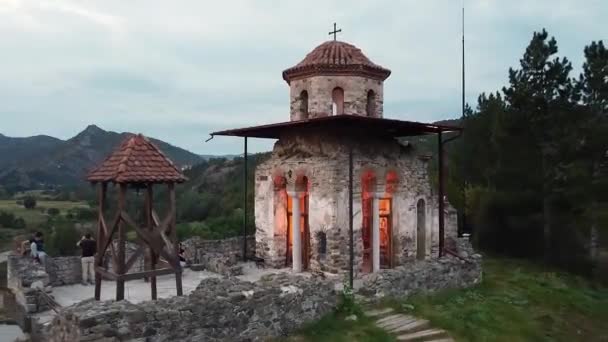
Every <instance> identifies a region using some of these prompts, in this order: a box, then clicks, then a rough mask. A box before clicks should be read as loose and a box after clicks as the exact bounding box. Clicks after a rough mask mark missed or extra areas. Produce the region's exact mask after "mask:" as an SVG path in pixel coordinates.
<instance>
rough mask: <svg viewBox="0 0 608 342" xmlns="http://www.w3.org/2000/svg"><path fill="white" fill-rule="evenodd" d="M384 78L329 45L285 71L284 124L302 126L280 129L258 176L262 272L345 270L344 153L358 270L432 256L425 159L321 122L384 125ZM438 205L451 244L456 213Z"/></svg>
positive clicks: (433, 227) (433, 210) (432, 204)
mask: <svg viewBox="0 0 608 342" xmlns="http://www.w3.org/2000/svg"><path fill="white" fill-rule="evenodd" d="M390 74H391V71H390V70H388V69H386V68H383V67H381V66H379V65H377V64H374V63H373V62H371V60H369V58H367V57H366V56H365V55H364V54H363V53H362V52H361V50H360V49H358V48H357V47H355V46H353V45H351V44H348V43H345V42H341V41H336V40H334V41H328V42H325V43H323V44H321V45H319V46H318V47H316V48H315V49H314V50H312V52H310V53H309V54H308V55H307V56H306V57H305V58H304V60H302V61H301V62H300V63H298V64H297V65H296V66H294V67H292V68H289V69H287V70H285V71H284V72H283V78H284V80H285V81H286V82H287V84H288V85H289V89H290V123H291V124H293V125H300V126H302V127H304V126H305V128H302V129H285V130H284V131H282V132H281V134H280V135H279V136H278V141H277V142H276V144H275V146H274V148H273V151H272V155H271V157H270V158H269V159H268V160H266V161H265V162H263V163H262V164H260V165H258V167H257V168H256V170H255V200H254V202H255V208H254V212H255V225H256V233H255V238H256V254H257V256H258V257H259V258H263V259H264V262H265V263H266V264H267V265H268V266H270V267H277V268H280V267H291V268H292V269H293V270H294V271H296V272H300V271H304V270H310V271H325V272H330V273H340V272H343V271H346V270H348V269H349V262H350V247H349V241H350V231H349V224H350V222H349V220H350V218H349V153H352V158H353V159H352V160H353V175H354V176H353V217H352V219H353V247H354V248H353V249H354V268H355V272H358V273H367V272H376V271H378V270H380V269H383V268H393V267H396V266H398V265H400V264H403V263H404V262H406V261H408V260H415V259H426V258H434V257H437V256H438V245H439V224H438V217H439V215H438V196H437V194H436V192H435V191H434V190H433V189H432V186H431V182H430V179H429V175H428V172H427V169H428V165H427V164H428V161H429V157H428V156H426V155H423V154H422V153H420V152H419V151H418V150H417V148H416V145H415V144H412V142H411V141H410V142H404V141H403V139H401V141H399V140H397V139H396V138H395V137H391V136H387V135H382V134H373V133H372V131H371V130H370V132H369V134H368V133H367V132H366V130H365V129H361V128H362V127H363V128H364V125H361V124H359V125H358V129H354V128H353V129H352V130H351V128H350V126H349V125H347V124H341V125H340V126H336V125H331V127H330V125H325V124H324V122H326V120H325V119H330V117H335V116H347V115H350V116H358V117H366V118H375V119H382V118H383V117H384V114H383V113H384V111H383V102H384V91H383V88H384V81H385V80H386V79H387V78H388V77H389V76H390ZM376 121H381V120H376ZM327 122H328V121H327ZM373 122H375V121H373ZM303 123H305V125H304V124H303ZM417 124H418V123H417ZM419 125H420V124H419ZM287 126H288V125H286V127H287ZM298 127H299V126H298ZM389 131H390V130H389ZM445 208H446V209H445V213H446V215H445V216H444V217H445V238H450V237H453V238H455V237H456V234H457V228H456V226H457V222H456V221H457V220H456V213H455V211H454V210H453V209H452V208H451V207H450V206H449V205H448V204H447V203H446V204H445Z"/></svg>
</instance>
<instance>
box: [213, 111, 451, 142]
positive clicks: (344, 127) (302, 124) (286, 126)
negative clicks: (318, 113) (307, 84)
mask: <svg viewBox="0 0 608 342" xmlns="http://www.w3.org/2000/svg"><path fill="white" fill-rule="evenodd" d="M310 130H312V131H315V130H319V131H335V132H341V133H348V134H364V135H366V136H369V135H374V136H385V137H393V138H398V137H406V136H415V135H424V134H434V133H439V132H453V131H461V130H462V128H460V127H456V126H444V125H434V124H427V123H421V122H414V121H403V120H394V119H383V118H371V117H366V116H360V115H351V114H342V115H330V116H323V117H319V118H314V119H305V120H298V121H288V122H280V123H274V124H269V125H261V126H253V127H245V128H236V129H229V130H225V131H218V132H213V133H211V136H216V135H222V136H233V137H250V138H262V139H279V138H280V137H281V136H282V135H284V134H287V133H292V132H300V131H310Z"/></svg>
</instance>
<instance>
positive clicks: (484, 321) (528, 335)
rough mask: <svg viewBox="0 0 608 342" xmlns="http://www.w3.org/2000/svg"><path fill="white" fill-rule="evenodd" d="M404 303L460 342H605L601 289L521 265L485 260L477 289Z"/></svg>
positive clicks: (607, 297)
mask: <svg viewBox="0 0 608 342" xmlns="http://www.w3.org/2000/svg"><path fill="white" fill-rule="evenodd" d="M407 303H409V304H412V305H413V306H414V312H415V314H416V315H417V316H420V317H425V318H427V319H430V320H431V322H432V323H433V324H434V325H436V326H438V327H441V328H444V329H446V330H448V331H449V332H450V333H451V334H452V336H454V337H455V338H457V340H462V341H608V328H607V326H606V324H607V323H608V289H607V288H605V287H599V286H597V285H595V284H591V283H589V282H588V281H586V280H584V279H581V278H579V277H576V276H573V275H570V274H566V273H560V272H553V271H550V272H547V271H545V270H543V269H542V268H541V267H540V266H537V265H533V264H530V263H528V262H524V261H517V260H508V259H488V260H486V261H485V262H484V280H483V283H482V284H481V285H479V286H476V287H474V288H471V289H467V290H452V291H445V292H442V293H438V294H435V295H432V296H422V295H420V296H415V297H413V298H410V299H409V300H408V301H407ZM406 307H407V306H406ZM401 308H403V306H402V307H401Z"/></svg>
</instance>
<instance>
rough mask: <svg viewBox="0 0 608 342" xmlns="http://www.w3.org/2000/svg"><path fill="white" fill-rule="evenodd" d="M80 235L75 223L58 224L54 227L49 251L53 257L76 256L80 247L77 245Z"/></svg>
mask: <svg viewBox="0 0 608 342" xmlns="http://www.w3.org/2000/svg"><path fill="white" fill-rule="evenodd" d="M79 239H80V234H79V232H78V230H76V227H74V224H73V223H70V222H58V223H56V224H55V226H54V227H53V233H52V234H51V236H50V239H49V242H48V250H49V253H51V254H52V255H60V256H63V255H75V254H76V252H77V249H78V247H77V246H76V243H77V242H78V240H79Z"/></svg>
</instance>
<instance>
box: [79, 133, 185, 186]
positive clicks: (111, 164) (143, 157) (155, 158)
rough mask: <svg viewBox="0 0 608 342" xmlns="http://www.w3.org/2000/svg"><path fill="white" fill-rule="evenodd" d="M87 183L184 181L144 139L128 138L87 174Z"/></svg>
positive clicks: (183, 177) (163, 156)
mask: <svg viewBox="0 0 608 342" xmlns="http://www.w3.org/2000/svg"><path fill="white" fill-rule="evenodd" d="M87 180H88V181H89V182H114V183H182V182H184V181H186V180H187V178H186V177H185V176H184V175H183V174H182V173H181V171H180V170H179V169H178V168H177V167H176V166H175V165H174V164H173V162H171V160H169V158H167V157H166V156H165V155H164V154H163V153H162V152H161V151H160V150H159V149H158V147H156V146H155V145H154V144H153V143H152V142H150V140H148V138H146V137H144V136H143V135H141V134H137V135H131V136H129V137H128V138H127V139H125V140H124V141H123V142H122V143H121V144H120V146H119V147H118V148H117V149H116V150H114V152H112V153H111V154H110V155H109V156H108V157H107V158H106V159H105V160H104V161H103V162H102V163H101V165H99V166H98V167H96V168H95V169H93V170H92V171H91V172H89V174H88V175H87Z"/></svg>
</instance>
